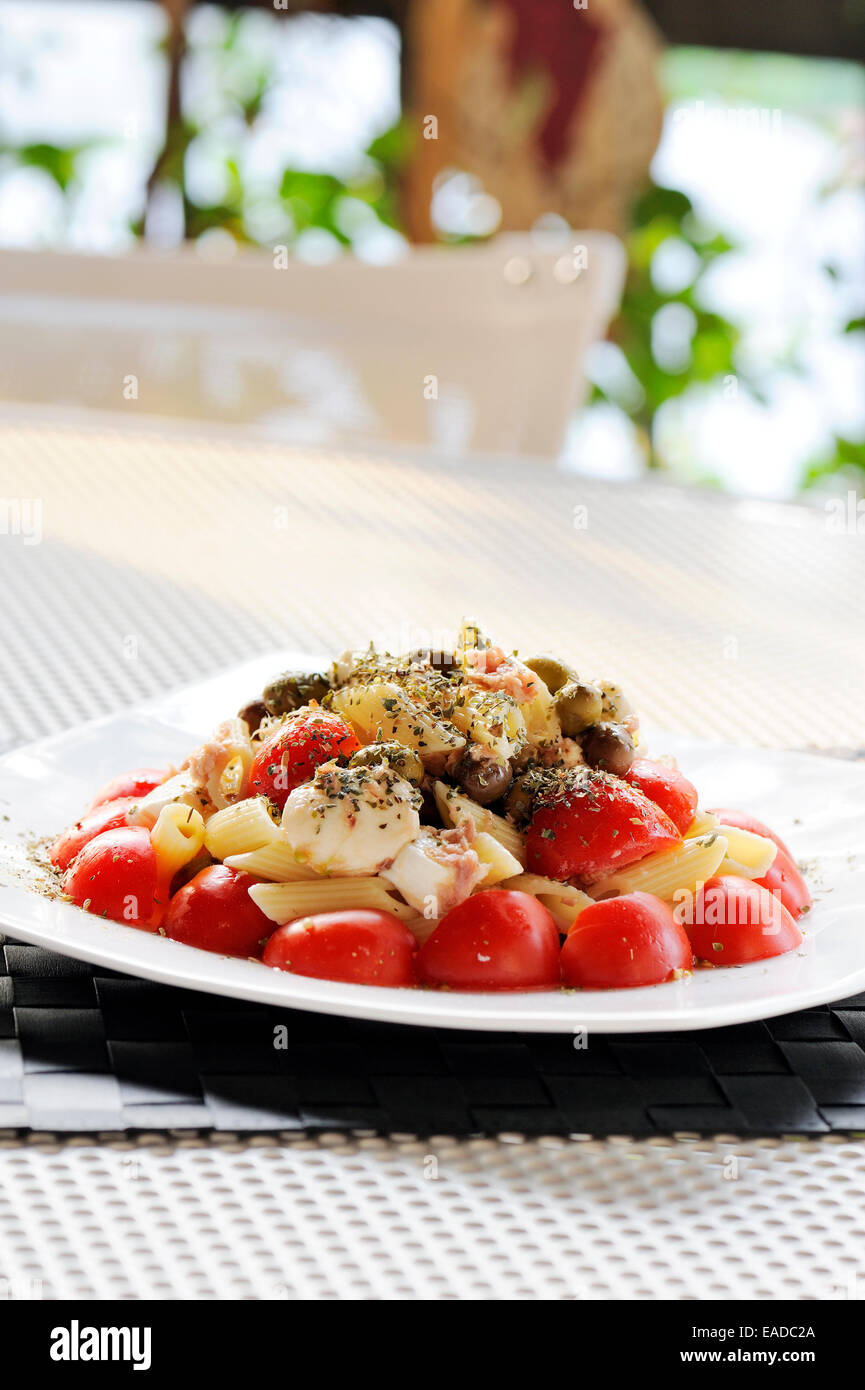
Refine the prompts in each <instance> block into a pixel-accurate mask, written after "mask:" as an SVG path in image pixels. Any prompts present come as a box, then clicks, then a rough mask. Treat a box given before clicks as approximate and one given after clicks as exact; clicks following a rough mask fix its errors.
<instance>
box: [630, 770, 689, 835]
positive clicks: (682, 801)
mask: <svg viewBox="0 0 865 1390" xmlns="http://www.w3.org/2000/svg"><path fill="white" fill-rule="evenodd" d="M624 780H625V781H626V782H630V784H631V786H632V787H639V788H640V791H641V792H645V793H646V796H647V797H648V798H649V800H650V801H654V803H655V805H656V806H660V808H661V810H662V811H666V813H667V815H668V816H669V817H670V820H671V821H672V822H673V824H674V825H675V827H676V829H677V830H680V831H681V832H682V833H683V834H684V832H685V831H686V830H687V829H688V826H689V825H690V824H691V821H692V820H693V819H694V812H695V811H696V809H697V788H696V787H695V786H694V785H693V783H691V782H689V781H688V779H687V777H683V776H682V774H681V772H679V771H678V770H677V769H676V768H674V767H666V766H665V765H664V764H663V763H654V762H652V761H651V760H650V759H649V758H635V759H634V761H633V762H632V763H631V766H630V767H629V768H628V771H627V772H626V773H625V778H624Z"/></svg>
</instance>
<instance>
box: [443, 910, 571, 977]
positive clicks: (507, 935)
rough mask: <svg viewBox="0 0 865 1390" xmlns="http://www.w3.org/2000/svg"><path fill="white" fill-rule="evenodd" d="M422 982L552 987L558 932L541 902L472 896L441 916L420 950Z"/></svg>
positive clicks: (557, 953)
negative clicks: (423, 980)
mask: <svg viewBox="0 0 865 1390" xmlns="http://www.w3.org/2000/svg"><path fill="white" fill-rule="evenodd" d="M420 965H421V973H422V976H423V978H424V979H425V980H426V981H427V982H428V983H429V984H433V985H447V986H448V987H449V988H450V989H474V990H493V989H554V988H555V987H556V986H557V985H558V983H559V931H558V928H557V926H556V924H555V922H554V921H553V919H552V917H551V916H550V914H549V912H548V911H547V909H546V908H545V907H544V906H543V904H542V903H539V902H538V900H537V898H533V897H532V896H531V895H530V894H528V893H519V892H516V891H514V890H513V889H504V888H491V889H487V891H486V892H483V893H474V894H473V895H472V896H471V897H470V898H466V900H465V902H462V903H460V904H459V906H458V907H455V908H452V909H451V911H450V912H448V913H447V915H446V916H444V917H443V918H442V920H441V921H440V922H439V924H438V926H437V927H436V929H435V931H434V932H433V933H432V935H431V936H430V937H429V938H428V939H427V941H426V942H425V943H424V945H423V946H422V947H421V951H420Z"/></svg>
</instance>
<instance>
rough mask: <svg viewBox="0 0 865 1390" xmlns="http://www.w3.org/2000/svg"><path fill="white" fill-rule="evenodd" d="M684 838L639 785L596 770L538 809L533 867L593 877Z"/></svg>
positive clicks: (532, 829) (551, 874)
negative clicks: (632, 784)
mask: <svg viewBox="0 0 865 1390" xmlns="http://www.w3.org/2000/svg"><path fill="white" fill-rule="evenodd" d="M680 839H681V836H680V834H679V832H678V830H677V829H676V827H675V825H674V824H673V822H672V821H671V820H670V818H669V816H668V815H667V814H666V812H665V811H662V810H661V808H660V807H659V806H656V805H655V803H654V802H653V801H650V800H649V798H648V797H647V796H646V794H645V792H642V791H640V789H639V787H632V786H631V785H630V784H629V783H628V782H623V781H622V780H621V778H619V777H612V776H610V774H609V773H606V772H593V773H590V774H589V775H588V776H584V777H578V778H575V779H574V782H573V785H572V786H571V787H569V788H568V789H567V790H566V791H565V792H564V794H563V795H562V797H561V799H560V800H558V801H555V802H553V803H551V804H550V805H547V806H543V805H542V806H541V807H540V808H539V810H537V811H536V812H535V814H534V816H533V817H532V822H531V825H530V826H529V830H528V835H527V837H526V856H527V862H528V868H529V871H530V872H531V873H536V874H544V875H545V876H546V877H547V878H559V879H562V878H581V879H584V880H586V881H587V882H591V880H592V879H596V878H603V877H605V875H607V874H610V873H613V872H614V871H615V870H617V869H624V868H625V867H626V866H627V865H628V864H634V863H636V861H637V860H638V859H643V858H644V857H645V856H646V855H647V854H650V853H651V852H652V850H656V849H663V848H664V846H665V845H672V844H676V843H677V842H678V841H679V840H680Z"/></svg>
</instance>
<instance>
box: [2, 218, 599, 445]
mask: <svg viewBox="0 0 865 1390" xmlns="http://www.w3.org/2000/svg"><path fill="white" fill-rule="evenodd" d="M623 277H624V253H623V249H622V247H621V245H620V243H619V242H618V241H617V240H616V239H615V238H614V237H612V236H610V235H608V234H606V233H603V232H575V233H573V234H572V236H571V237H570V239H569V242H568V244H567V246H566V247H565V248H564V249H563V248H561V247H559V248H558V249H556V250H546V249H538V247H537V245H536V243H535V242H534V241H533V239H532V238H531V237H530V236H522V235H506V236H502V237H499V238H496V239H495V240H493V241H491V242H489V243H485V244H483V245H476V246H466V247H427V248H417V249H413V250H411V251H409V252H407V253H406V254H405V255H404V256H403V257H402V258H401V259H400V260H398V261H396V262H394V263H392V264H388V265H386V266H379V265H370V264H367V263H364V262H361V261H358V260H356V259H354V258H352V257H348V256H346V257H344V258H341V259H339V260H337V261H334V262H331V263H329V264H327V265H325V266H314V265H309V264H306V263H302V262H299V261H296V260H293V259H291V258H290V257H289V256H287V255H283V254H282V253H281V251H280V250H279V248H277V249H276V250H275V251H274V253H273V254H271V253H269V252H255V251H242V252H238V253H237V254H235V255H234V256H232V257H231V258H230V259H228V260H225V261H219V262H214V261H212V260H205V259H202V257H201V256H200V255H198V254H197V253H196V251H195V250H194V249H193V248H184V249H182V250H181V251H177V252H173V253H171V254H161V253H157V252H154V251H151V250H147V249H140V250H136V251H133V252H131V253H130V254H128V255H125V256H119V257H101V256H81V255H73V254H65V253H41V252H18V251H5V252H2V253H0V363H2V366H0V395H2V397H3V398H4V399H5V400H6V401H11V402H19V403H26V404H30V405H37V404H39V405H58V404H59V405H63V406H77V407H85V408H87V409H97V410H103V411H104V410H112V411H115V410H117V411H121V410H122V411H124V412H126V411H133V412H138V413H139V414H141V415H143V416H147V417H150V418H152V417H170V418H173V419H178V418H179V419H185V420H190V421H198V422H202V421H208V422H210V423H213V422H217V421H219V422H225V423H238V424H244V425H254V426H256V427H258V428H259V429H262V430H264V431H266V432H267V433H270V434H276V435H278V436H281V437H285V438H292V439H300V440H304V441H309V442H315V441H320V442H328V443H332V442H346V443H350V442H355V443H358V442H360V443H363V444H364V445H369V444H371V443H375V442H379V441H380V442H387V443H404V444H413V445H422V446H425V447H432V448H434V449H436V450H440V451H444V452H451V451H461V450H465V449H472V450H476V451H484V452H487V451H489V452H515V453H527V454H546V455H549V454H555V453H556V452H557V451H558V449H559V447H560V445H561V442H562V438H563V434H564V430H565V427H566V424H567V421H568V418H569V416H570V414H571V413H572V411H573V410H574V408H575V406H576V405H577V404H578V402H579V400H580V398H581V393H582V391H583V376H582V370H581V362H582V358H583V354H584V353H585V350H586V348H587V347H588V346H589V344H590V343H591V342H593V341H595V340H596V339H597V338H598V337H599V336H602V335H603V333H604V331H605V329H606V326H607V324H608V322H609V319H610V317H611V315H612V314H613V313H614V312H615V308H616V305H617V303H618V299H619V295H620V293H621V287H622V282H623Z"/></svg>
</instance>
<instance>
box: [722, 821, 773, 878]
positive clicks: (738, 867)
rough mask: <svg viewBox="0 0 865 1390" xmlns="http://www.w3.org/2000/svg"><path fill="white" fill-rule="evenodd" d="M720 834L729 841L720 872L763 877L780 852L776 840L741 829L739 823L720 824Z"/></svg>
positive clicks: (746, 876)
mask: <svg viewBox="0 0 865 1390" xmlns="http://www.w3.org/2000/svg"><path fill="white" fill-rule="evenodd" d="M718 834H719V835H723V836H724V838H725V840H726V841H727V853H726V855H725V857H724V859H723V860H722V861H721V867H720V868H719V870H718V872H719V873H720V874H738V875H739V876H740V878H762V877H763V875H764V874H765V873H767V872H768V870H769V869H770V868H771V866H772V863H773V861H774V859H775V855H776V854H777V853H778V846H777V845H776V844H775V841H774V840H769V839H767V837H766V836H765V835H755V834H754V833H753V831H751V830H740V829H739V827H738V826H737V825H719V826H718Z"/></svg>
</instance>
